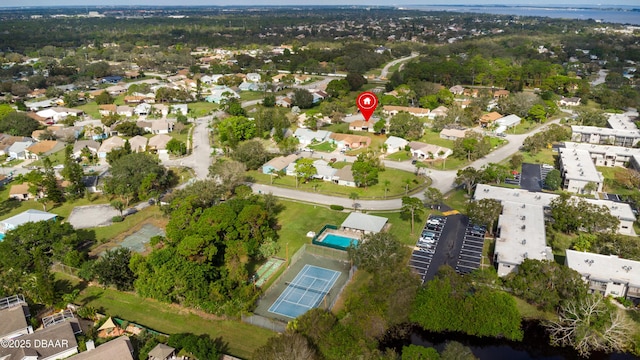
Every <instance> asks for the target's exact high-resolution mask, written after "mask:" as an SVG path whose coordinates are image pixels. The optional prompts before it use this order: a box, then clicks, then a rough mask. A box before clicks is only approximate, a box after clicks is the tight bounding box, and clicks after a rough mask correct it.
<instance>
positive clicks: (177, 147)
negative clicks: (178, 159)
mask: <svg viewBox="0 0 640 360" xmlns="http://www.w3.org/2000/svg"><path fill="white" fill-rule="evenodd" d="M167 151H168V152H169V153H171V154H173V155H176V156H182V155H185V154H186V153H187V145H186V144H185V143H184V142H182V141H180V140H178V139H176V138H172V139H171V140H169V142H167Z"/></svg>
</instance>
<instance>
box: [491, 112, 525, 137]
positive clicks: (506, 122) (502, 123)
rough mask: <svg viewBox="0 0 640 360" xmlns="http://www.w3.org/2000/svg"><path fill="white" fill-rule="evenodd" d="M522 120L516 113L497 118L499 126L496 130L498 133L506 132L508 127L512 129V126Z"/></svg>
mask: <svg viewBox="0 0 640 360" xmlns="http://www.w3.org/2000/svg"><path fill="white" fill-rule="evenodd" d="M521 121H522V118H520V117H519V116H518V115H514V114H511V115H507V116H504V117H501V118H500V119H498V120H496V124H497V125H498V128H497V129H496V130H495V132H496V134H501V133H503V132H505V131H506V130H507V129H511V128H512V127H515V126H517V125H518V124H520V122H521Z"/></svg>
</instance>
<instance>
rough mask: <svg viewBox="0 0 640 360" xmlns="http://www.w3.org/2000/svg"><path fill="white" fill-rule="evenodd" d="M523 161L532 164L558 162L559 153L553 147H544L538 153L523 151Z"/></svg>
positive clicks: (552, 163)
mask: <svg viewBox="0 0 640 360" xmlns="http://www.w3.org/2000/svg"><path fill="white" fill-rule="evenodd" d="M521 154H522V155H523V162H526V163H531V164H550V165H554V164H555V163H556V158H557V157H558V155H557V154H556V152H555V151H553V149H542V150H540V151H539V152H538V153H537V154H533V155H532V154H531V153H529V152H522V153H521Z"/></svg>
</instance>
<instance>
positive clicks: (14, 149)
mask: <svg viewBox="0 0 640 360" xmlns="http://www.w3.org/2000/svg"><path fill="white" fill-rule="evenodd" d="M33 143H34V142H33V141H16V142H14V143H13V145H11V146H9V149H7V152H8V153H9V158H11V159H22V160H24V159H26V158H27V153H26V150H27V148H28V147H29V146H31V145H33Z"/></svg>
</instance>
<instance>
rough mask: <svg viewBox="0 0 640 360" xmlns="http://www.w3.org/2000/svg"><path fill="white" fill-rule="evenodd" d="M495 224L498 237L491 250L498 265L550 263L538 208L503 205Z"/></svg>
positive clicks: (513, 203) (539, 208)
mask: <svg viewBox="0 0 640 360" xmlns="http://www.w3.org/2000/svg"><path fill="white" fill-rule="evenodd" d="M498 222H499V226H500V228H499V231H500V236H499V237H498V238H497V240H496V247H495V254H496V259H497V261H498V262H500V263H507V264H513V265H518V264H520V263H522V260H524V259H536V260H553V253H552V251H551V248H550V247H549V246H547V243H546V234H545V230H544V211H543V207H542V206H540V205H528V204H524V203H520V202H511V201H503V202H502V214H501V215H500V218H499V220H498Z"/></svg>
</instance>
